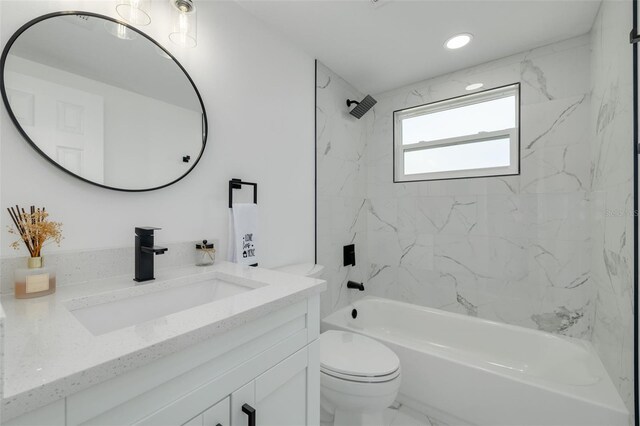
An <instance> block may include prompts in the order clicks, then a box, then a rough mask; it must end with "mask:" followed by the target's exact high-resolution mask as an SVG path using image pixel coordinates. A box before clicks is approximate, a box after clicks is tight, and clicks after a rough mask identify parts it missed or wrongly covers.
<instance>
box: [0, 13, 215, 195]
mask: <svg viewBox="0 0 640 426" xmlns="http://www.w3.org/2000/svg"><path fill="white" fill-rule="evenodd" d="M68 15H84V16H91V17H94V18H100V19H104V20H107V21H111V22H114V23H116V24H121V25H124V26H126V27H127V29H130V30H132V31H135V32H136V33H137V34H139V35H141V36H142V37H144V38H146V39H147V40H149V41H150V42H152V43H153V44H154V45H156V47H158V48H159V49H160V50H162V51H163V52H164V53H165V54H167V56H169V58H171V59H172V60H173V62H174V63H175V64H176V65H177V66H178V67H179V68H180V70H182V72H183V73H184V75H185V76H186V77H187V79H188V80H189V83H191V86H192V87H193V90H194V91H195V93H196V96H197V97H198V101H199V102H200V106H201V107H202V149H201V150H200V154H199V155H198V158H196V159H195V161H194V162H193V165H192V166H191V167H190V168H189V170H187V171H186V172H185V173H184V174H183V175H182V176H180V177H179V178H177V179H175V180H173V181H171V182H169V183H166V184H164V185H161V186H157V187H154V188H147V189H126V188H116V187H112V186H108V185H103V184H100V183H97V182H93V181H91V180H89V179H85V178H83V177H82V176H78V175H77V174H75V173H72V172H71V171H69V170H67V169H65V168H64V167H62V166H61V165H60V164H58V163H57V162H55V161H54V160H53V159H52V158H51V157H49V156H48V155H47V154H45V153H44V152H43V151H42V150H41V149H40V148H38V146H37V145H36V144H35V143H34V142H33V141H32V140H31V138H30V137H29V135H28V134H27V132H26V131H25V130H24V129H23V128H22V126H21V125H20V123H19V121H18V119H17V118H16V116H15V115H14V113H13V111H12V110H11V105H10V104H9V98H8V97H7V90H6V87H5V81H4V67H5V62H6V60H7V56H8V54H9V50H10V49H11V47H12V46H13V44H14V43H15V41H16V40H17V39H18V37H20V35H22V33H24V32H25V31H26V30H27V29H29V28H30V27H32V26H33V25H35V24H37V23H39V22H42V21H45V20H47V19H51V18H55V17H59V16H68ZM0 93H1V94H2V101H3V102H4V106H5V108H6V110H7V113H8V114H9V117H10V118H11V121H12V122H13V124H14V125H15V126H16V128H17V129H18V131H19V132H20V134H21V135H22V137H23V138H24V139H25V140H26V141H27V142H28V143H29V145H31V147H32V148H33V149H34V150H36V152H38V153H39V154H40V155H41V156H42V157H44V158H45V159H46V160H47V161H48V162H49V163H51V164H53V165H54V166H56V167H57V168H58V169H60V170H62V171H64V172H65V173H67V174H69V175H71V176H73V177H75V178H77V179H80V180H81V181H84V182H87V183H90V184H91V185H95V186H99V187H101V188H105V189H111V190H114V191H122V192H147V191H155V190H158V189H162V188H166V187H167V186H170V185H173V184H174V183H176V182H178V181H180V180H182V179H184V178H185V177H186V176H187V175H188V174H189V173H191V172H192V171H193V169H194V168H195V167H196V166H197V165H198V162H200V159H201V158H202V155H203V154H204V150H205V148H206V146H207V137H208V135H209V126H208V121H207V112H206V110H205V107H204V102H203V101H202V96H200V92H199V91H198V88H197V87H196V85H195V83H194V82H193V80H192V79H191V76H190V75H189V73H188V72H187V70H186V69H185V68H184V67H183V66H182V64H181V63H180V62H179V61H178V60H177V59H176V58H175V57H174V56H173V55H172V54H171V53H170V52H169V51H168V50H167V49H165V48H164V47H163V46H162V45H161V44H160V43H158V42H157V41H155V40H154V39H153V38H152V37H150V36H149V35H147V34H145V33H144V32H142V31H140V30H138V29H137V28H135V27H133V26H131V25H129V24H127V23H126V22H123V21H119V20H117V19H114V18H111V17H110V16H106V15H101V14H99V13H93V12H82V11H63V12H53V13H48V14H46V15H42V16H39V17H38V18H35V19H32V20H31V21H29V22H27V23H26V24H24V25H23V26H21V27H20V28H19V29H18V30H17V31H16V32H15V33H14V34H13V35H12V36H11V38H10V39H9V41H8V42H7V44H6V45H5V47H4V49H3V50H2V56H1V57H0Z"/></svg>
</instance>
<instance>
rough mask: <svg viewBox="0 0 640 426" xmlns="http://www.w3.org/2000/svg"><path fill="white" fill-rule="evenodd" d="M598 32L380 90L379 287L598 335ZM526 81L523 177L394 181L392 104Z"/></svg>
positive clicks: (375, 220)
mask: <svg viewBox="0 0 640 426" xmlns="http://www.w3.org/2000/svg"><path fill="white" fill-rule="evenodd" d="M589 42H590V39H589V36H588V35H585V36H581V37H578V38H574V39H570V40H566V41H563V42H560V43H556V44H552V45H549V46H544V47H541V48H537V49H533V50H530V51H527V52H523V53H520V54H517V55H513V56H510V57H507V58H504V59H500V60H497V61H492V62H489V63H486V64H483V65H480V66H476V67H473V68H469V69H465V70H461V71H458V72H454V73H451V74H447V75H444V76H441V77H437V78H434V79H430V80H426V81H423V82H420V83H416V84H412V85H409V86H405V87H402V88H400V89H396V90H392V91H389V92H385V93H382V94H379V95H376V96H375V97H376V99H378V104H377V105H376V106H375V107H374V109H375V121H374V124H373V130H372V132H371V133H370V136H369V138H368V143H367V151H366V156H365V161H366V165H367V191H366V198H367V203H366V210H367V218H366V222H367V241H368V261H369V271H368V273H367V278H366V282H367V283H368V287H369V289H370V294H373V295H378V296H382V297H388V298H392V299H397V300H401V301H408V302H411V303H417V304H419V305H424V306H430V307H435V308H439V309H444V310H447V311H453V312H459V313H463V314H468V315H473V316H478V317H481V318H486V319H491V320H497V321H501V322H506V323H510V324H515V325H520V326H525V327H530V328H535V329H540V330H545V331H549V332H553V333H559V334H563V335H567V336H572V337H580V338H590V336H591V332H592V328H593V317H594V307H595V306H594V305H595V304H594V297H593V295H594V289H593V283H592V281H591V277H590V262H591V251H590V241H591V235H590V231H589V217H590V216H589V204H590V185H591V178H590V166H589V158H590V157H589V156H590V154H589V152H590V144H589V133H588V129H589V111H590V71H589V69H590V43H589ZM476 82H482V83H484V87H485V88H491V87H498V86H504V85H507V84H511V83H515V82H520V84H521V123H520V132H521V139H520V144H521V174H520V175H519V176H508V177H490V178H476V179H460V180H447V181H431V182H412V183H406V184H394V183H393V182H392V175H393V168H392V154H391V153H392V145H393V134H392V129H393V126H392V116H393V111H394V110H398V109H403V108H407V107H412V106H416V105H421V104H425V103H430V102H434V101H437V100H441V99H446V98H450V97H454V96H459V95H461V94H465V93H467V92H466V91H465V87H466V86H467V85H468V84H470V83H476Z"/></svg>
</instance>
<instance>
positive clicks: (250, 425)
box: [242, 404, 256, 426]
mask: <svg viewBox="0 0 640 426" xmlns="http://www.w3.org/2000/svg"><path fill="white" fill-rule="evenodd" d="M242 412H243V413H245V414H246V415H247V416H248V417H249V419H248V421H247V426H256V409H255V408H253V407H252V406H250V405H249V404H244V405H243V406H242Z"/></svg>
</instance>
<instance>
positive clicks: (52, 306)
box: [2, 262, 326, 420]
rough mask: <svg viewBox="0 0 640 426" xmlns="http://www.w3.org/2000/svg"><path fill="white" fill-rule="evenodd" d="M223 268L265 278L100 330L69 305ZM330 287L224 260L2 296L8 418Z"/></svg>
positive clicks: (248, 278)
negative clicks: (46, 292) (147, 279)
mask: <svg viewBox="0 0 640 426" xmlns="http://www.w3.org/2000/svg"><path fill="white" fill-rule="evenodd" d="M216 273H219V274H224V275H227V276H229V277H233V278H234V279H233V280H230V281H235V282H236V283H238V284H245V285H247V286H249V287H256V286H257V285H258V286H259V285H262V286H260V287H258V288H255V289H252V290H251V291H247V292H245V293H241V294H238V295H235V296H232V297H230V298H226V299H221V300H217V301H213V302H210V303H206V304H203V305H200V306H196V307H193V308H190V309H186V310H183V311H180V312H177V313H174V314H171V315H167V316H163V317H160V318H157V319H154V320H150V321H147V322H144V323H141V324H139V325H134V326H130V327H126V328H122V329H119V330H115V331H112V332H108V333H105V334H102V335H98V336H94V335H93V334H92V333H91V332H89V331H88V330H87V329H86V328H85V326H84V325H83V324H81V323H80V322H79V321H78V319H77V318H76V317H75V316H74V314H73V313H72V312H71V311H70V308H72V309H78V308H81V307H83V306H88V305H95V304H98V303H104V302H108V301H111V300H119V299H122V298H127V297H134V296H136V295H139V294H141V293H149V292H152V291H154V290H157V289H159V288H160V289H163V288H168V287H175V286H180V285H185V284H187V283H192V282H198V281H201V280H203V279H206V278H210V277H211V276H213V275H215V274H216ZM220 278H221V279H223V280H226V279H227V277H225V276H221V277H220ZM170 280H171V281H170ZM264 284H266V285H264ZM325 289H326V283H325V281H323V280H318V279H311V278H305V277H299V276H295V275H289V274H284V273H281V272H276V271H272V270H268V269H262V268H251V267H246V266H239V265H237V264H234V263H229V262H218V263H216V264H215V265H214V266H210V267H195V266H194V267H188V268H180V269H175V270H164V271H159V272H156V280H155V281H152V282H151V283H149V284H142V285H135V283H134V281H133V279H132V277H131V276H123V277H117V278H109V279H104V280H97V281H94V282H92V283H89V284H81V285H73V286H66V287H60V288H58V289H57V292H56V293H54V294H53V295H50V296H45V297H41V298H36V299H22V300H18V299H15V298H14V297H13V295H8V296H3V297H2V306H3V307H4V310H5V314H6V319H5V327H4V332H5V340H4V348H5V353H4V356H5V359H4V367H5V368H4V373H5V376H4V386H3V387H4V397H3V400H2V412H3V420H9V419H11V418H14V417H17V416H19V415H21V414H24V413H26V412H28V411H31V410H34V409H36V408H40V407H43V406H45V405H47V404H50V403H52V402H54V401H56V400H58V399H61V398H64V397H66V396H68V395H71V394H73V393H75V392H78V391H80V390H82V389H86V388H88V387H90V386H93V385H95V384H97V383H100V382H103V381H105V380H108V379H110V378H113V377H115V376H117V375H120V374H122V373H125V372H127V371H130V370H133V369H135V368H137V367H140V366H142V365H145V364H147V363H149V362H151V361H154V360H157V359H159V358H161V357H163V356H166V355H168V354H171V353H173V352H177V351H179V350H182V349H184V348H186V347H188V346H191V345H193V344H196V343H198V342H201V341H204V340H206V339H208V338H210V337H212V336H214V335H217V334H220V333H224V332H225V331H228V330H230V329H232V328H234V327H238V326H240V325H242V324H246V323H248V322H251V321H253V320H255V319H258V318H260V317H262V316H265V315H267V314H269V313H271V312H275V311H277V310H278V309H281V308H283V307H286V306H289V305H291V304H293V303H296V302H299V301H301V300H304V299H305V298H307V297H309V296H311V295H314V294H317V293H320V292H322V291H324V290H325Z"/></svg>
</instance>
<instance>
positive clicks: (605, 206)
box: [590, 1, 634, 412]
mask: <svg viewBox="0 0 640 426" xmlns="http://www.w3.org/2000/svg"><path fill="white" fill-rule="evenodd" d="M631 17H632V8H631V2H616V1H604V2H603V3H602V6H601V7H600V11H599V13H598V16H597V18H596V21H595V23H594V27H593V30H592V32H591V70H592V71H591V72H592V78H591V82H592V86H591V93H592V101H591V126H590V132H591V135H590V136H591V170H592V173H591V187H592V194H591V197H592V204H591V208H592V220H593V227H592V228H593V238H592V261H591V265H592V266H591V280H592V282H593V284H594V286H595V288H596V291H597V295H596V298H595V308H596V311H595V321H594V327H593V338H592V340H593V344H594V346H595V347H596V349H597V350H598V352H599V354H600V358H601V359H602V362H603V363H604V365H605V367H606V368H607V370H608V372H609V375H610V376H611V378H612V379H613V381H614V383H615V384H616V386H617V387H618V390H619V392H620V395H621V396H622V398H623V399H624V400H625V402H626V403H627V406H628V407H629V411H630V412H633V300H634V295H633V232H634V231H633V214H634V212H633V195H632V185H633V156H632V149H633V148H632V146H633V127H632V126H633V104H632V101H633V100H632V90H633V86H632V84H633V77H632V52H631V45H630V44H629V36H628V33H629V31H628V30H629V28H631V24H632V23H631Z"/></svg>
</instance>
